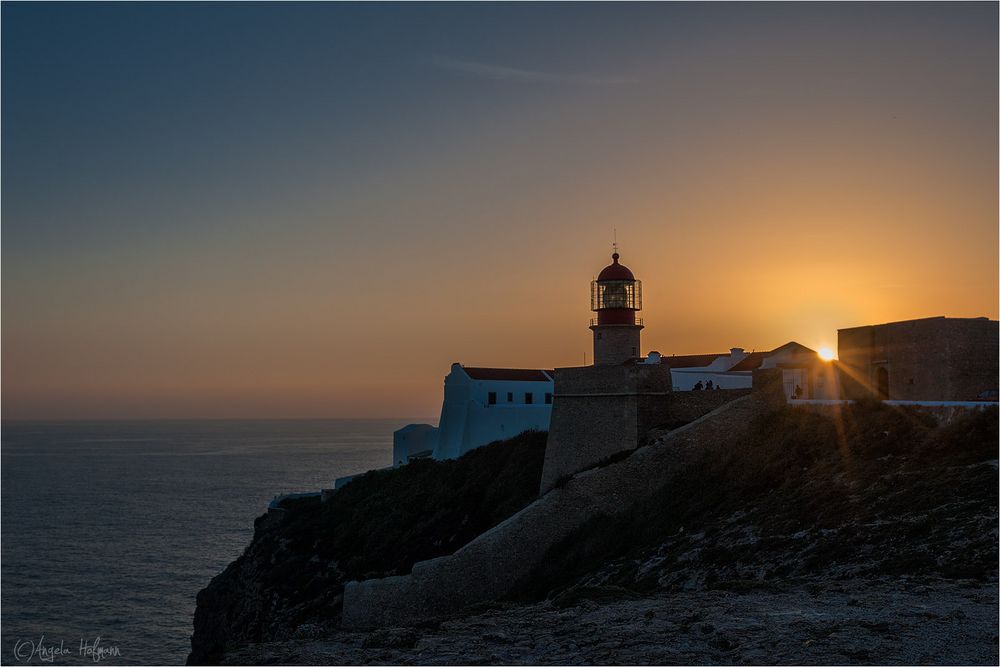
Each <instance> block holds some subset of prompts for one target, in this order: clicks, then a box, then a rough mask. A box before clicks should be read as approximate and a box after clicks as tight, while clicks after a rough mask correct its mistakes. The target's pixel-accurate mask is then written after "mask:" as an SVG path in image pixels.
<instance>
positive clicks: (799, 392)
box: [795, 385, 802, 398]
mask: <svg viewBox="0 0 1000 667" xmlns="http://www.w3.org/2000/svg"><path fill="white" fill-rule="evenodd" d="M795 398H802V387H801V385H795Z"/></svg>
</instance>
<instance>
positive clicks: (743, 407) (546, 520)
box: [342, 396, 768, 628]
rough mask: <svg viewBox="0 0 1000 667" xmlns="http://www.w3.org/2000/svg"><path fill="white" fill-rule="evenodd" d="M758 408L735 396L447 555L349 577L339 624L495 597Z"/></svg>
mask: <svg viewBox="0 0 1000 667" xmlns="http://www.w3.org/2000/svg"><path fill="white" fill-rule="evenodd" d="M765 409H768V408H767V405H766V403H763V402H759V401H757V400H755V398H754V397H753V396H745V397H742V398H738V399H736V400H735V401H732V402H730V403H727V404H725V405H723V406H722V407H720V408H718V409H717V410H715V411H713V412H710V413H709V414H708V415H705V416H704V417H702V418H701V419H699V420H696V421H694V422H692V423H690V424H688V425H686V426H683V427H681V428H678V429H676V430H673V431H670V432H669V433H667V434H666V435H665V436H664V437H663V439H662V440H660V441H658V442H656V443H654V444H652V445H650V446H648V447H641V448H639V449H637V450H635V451H634V452H633V453H632V454H631V455H630V456H628V457H626V458H624V459H622V460H619V461H616V462H613V463H610V464H608V465H606V466H603V467H599V468H593V469H590V470H586V471H584V472H581V473H578V474H576V475H573V476H571V477H570V478H568V479H567V480H566V481H565V483H563V484H561V485H560V486H559V488H556V489H554V490H552V491H550V492H549V493H547V494H545V495H544V496H542V497H541V498H539V499H538V500H536V501H535V502H534V503H532V504H531V505H529V506H528V507H526V508H524V509H523V510H521V511H520V512H518V513H517V514H515V515H514V516H512V517H510V518H509V519H507V520H506V521H504V522H503V523H501V524H499V525H498V526H496V527H494V528H492V529H491V530H489V531H487V532H485V533H483V534H482V535H480V536H479V537H477V538H476V539H475V540H473V541H472V542H470V543H469V544H467V545H465V546H464V547H462V548H461V549H459V550H458V551H457V552H455V553H454V554H452V555H450V556H444V557H442V558H436V559H434V560H429V561H424V562H421V563H417V564H416V565H414V566H413V571H412V573H411V574H408V575H404V576H397V577H387V578H384V579H371V580H367V581H355V582H350V583H349V584H347V586H346V587H345V589H344V609H343V617H342V619H343V620H342V623H343V625H344V627H346V628H371V627H378V626H386V625H400V624H407V623H414V622H419V621H421V620H425V619H429V618H435V617H440V616H444V615H447V614H451V613H454V612H457V611H459V610H461V609H462V608H464V607H467V606H469V605H472V604H475V603H479V602H485V601H489V600H495V599H497V598H499V597H501V596H503V595H504V594H506V593H508V592H509V591H510V590H511V589H512V587H513V586H514V585H515V584H516V583H517V582H518V581H519V580H520V579H521V578H523V577H524V576H525V575H527V574H528V572H530V571H531V569H532V568H533V567H534V566H535V565H536V564H537V563H538V562H539V561H540V560H541V559H542V558H543V557H544V556H545V553H546V551H547V550H548V549H549V548H550V547H551V546H552V545H554V544H555V543H556V542H558V541H559V540H561V539H563V538H564V537H565V536H567V535H568V534H569V533H570V532H571V531H573V530H574V529H576V528H577V527H578V526H580V525H581V524H583V523H584V522H585V521H587V520H589V519H591V518H593V517H595V516H598V515H601V514H612V513H615V512H617V511H620V510H622V509H624V508H627V507H628V506H629V505H630V504H632V503H634V502H635V501H636V500H638V499H640V498H642V497H644V496H646V495H647V494H650V493H652V492H654V491H656V490H657V489H659V488H660V487H661V486H662V485H663V484H664V483H665V480H666V479H668V477H669V475H668V474H667V473H669V470H670V469H671V468H672V467H673V466H677V465H678V464H683V462H685V461H686V460H688V457H690V456H692V455H694V454H695V453H696V452H697V449H698V448H699V447H700V446H701V445H703V444H704V443H705V442H706V441H709V440H725V441H735V440H737V439H739V438H740V437H742V435H743V434H744V433H745V429H746V428H747V425H748V424H749V422H750V420H751V419H752V418H753V416H754V415H755V414H757V413H759V412H760V411H761V410H765ZM550 437H551V436H550Z"/></svg>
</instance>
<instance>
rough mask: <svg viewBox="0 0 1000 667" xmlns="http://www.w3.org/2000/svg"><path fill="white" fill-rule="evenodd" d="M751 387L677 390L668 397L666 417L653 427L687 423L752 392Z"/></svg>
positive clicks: (668, 426)
mask: <svg viewBox="0 0 1000 667" xmlns="http://www.w3.org/2000/svg"><path fill="white" fill-rule="evenodd" d="M750 391H751V390H750V389H715V390H713V391H675V392H673V393H671V394H670V395H669V396H667V397H666V402H667V407H666V419H667V421H666V422H664V423H660V424H656V423H654V424H653V425H652V426H653V428H664V427H666V428H671V427H676V426H680V425H683V424H687V423H688V422H692V421H694V420H695V419H698V418H699V417H702V416H704V415H706V414H708V413H709V412H711V411H712V410H715V409H716V408H719V407H722V406H723V405H725V404H726V403H729V402H730V401H735V400H736V399H737V398H740V397H741V396H746V395H747V394H749V393H750Z"/></svg>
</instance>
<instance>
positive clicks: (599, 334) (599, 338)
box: [597, 331, 601, 340]
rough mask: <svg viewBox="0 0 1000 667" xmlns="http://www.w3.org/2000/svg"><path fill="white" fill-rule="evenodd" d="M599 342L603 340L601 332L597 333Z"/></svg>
mask: <svg viewBox="0 0 1000 667" xmlns="http://www.w3.org/2000/svg"><path fill="white" fill-rule="evenodd" d="M597 340H601V332H600V331H598V332H597Z"/></svg>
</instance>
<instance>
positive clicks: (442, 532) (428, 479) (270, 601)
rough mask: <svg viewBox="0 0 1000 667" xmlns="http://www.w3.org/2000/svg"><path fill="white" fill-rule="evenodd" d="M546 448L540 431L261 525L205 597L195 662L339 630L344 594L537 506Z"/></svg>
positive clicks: (389, 476)
mask: <svg viewBox="0 0 1000 667" xmlns="http://www.w3.org/2000/svg"><path fill="white" fill-rule="evenodd" d="M545 439H546V434H545V433H544V432H537V431H529V432H526V433H523V434H521V435H519V436H517V437H515V438H513V439H511V440H507V441H503V442H498V443H494V444H491V445H487V446H486V447H481V448H478V449H475V450H473V451H471V452H469V453H468V454H466V455H465V456H463V457H461V458H459V459H455V460H451V461H434V460H430V459H425V460H418V461H414V462H413V463H411V464H409V465H407V466H403V467H401V468H396V469H392V470H381V471H374V472H370V473H367V474H365V475H363V476H361V477H358V478H356V479H355V480H354V481H352V482H351V483H350V484H348V485H347V486H345V487H344V488H342V489H340V490H339V491H338V492H337V493H335V494H333V496H332V497H331V498H330V499H329V500H328V501H327V502H325V503H321V502H320V501H319V499H318V498H305V499H297V500H288V501H286V502H285V503H283V504H282V508H283V509H284V511H285V516H284V517H283V519H282V520H281V521H280V522H279V521H275V520H273V519H272V518H269V517H267V516H263V517H260V518H259V519H258V520H257V522H256V525H255V533H254V539H253V541H252V543H251V544H250V546H249V547H247V550H246V551H245V552H244V554H243V555H242V556H240V558H239V559H237V560H236V561H234V562H233V563H232V564H230V565H229V567H228V568H226V570H225V571H224V572H223V573H222V574H220V575H219V576H217V577H215V578H214V579H213V580H212V582H211V583H210V584H209V586H208V587H207V588H205V589H204V590H202V591H201V592H200V593H199V594H198V607H197V610H196V612H195V620H194V636H193V637H192V639H191V645H192V651H191V655H190V656H189V658H188V661H189V662H190V663H192V664H206V663H215V662H218V661H219V660H221V658H222V656H223V654H224V652H225V650H226V646H227V645H230V644H232V643H239V642H259V641H268V640H274V639H282V638H285V637H288V636H290V635H291V634H292V633H293V632H294V631H295V630H296V628H298V627H299V626H300V625H302V624H305V623H310V624H314V625H315V624H320V625H331V626H332V625H335V624H336V623H337V621H338V619H339V616H340V610H341V601H342V594H343V586H344V583H345V582H347V581H351V580H353V579H360V578H369V577H381V576H388V575H393V574H403V573H406V572H409V571H410V568H411V567H412V566H413V564H414V563H416V562H418V561H421V560H426V559H428V558H434V557H437V556H442V555H445V554H449V553H452V552H454V551H455V550H456V549H458V548H459V547H461V546H462V545H464V544H465V543H467V542H469V541H470V540H471V539H473V538H474V537H475V536H476V535H479V534H480V533H482V532H483V531H485V530H488V529H489V528H491V527H492V526H494V525H496V524H497V523H500V522H501V521H503V520H504V519H505V518H507V517H508V516H510V515H512V514H514V513H515V512H517V511H518V510H520V509H521V508H522V507H524V506H525V505H527V504H528V503H530V502H531V501H532V500H534V499H535V498H536V497H537V495H538V486H539V484H540V481H541V471H542V460H543V458H544V455H545Z"/></svg>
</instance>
